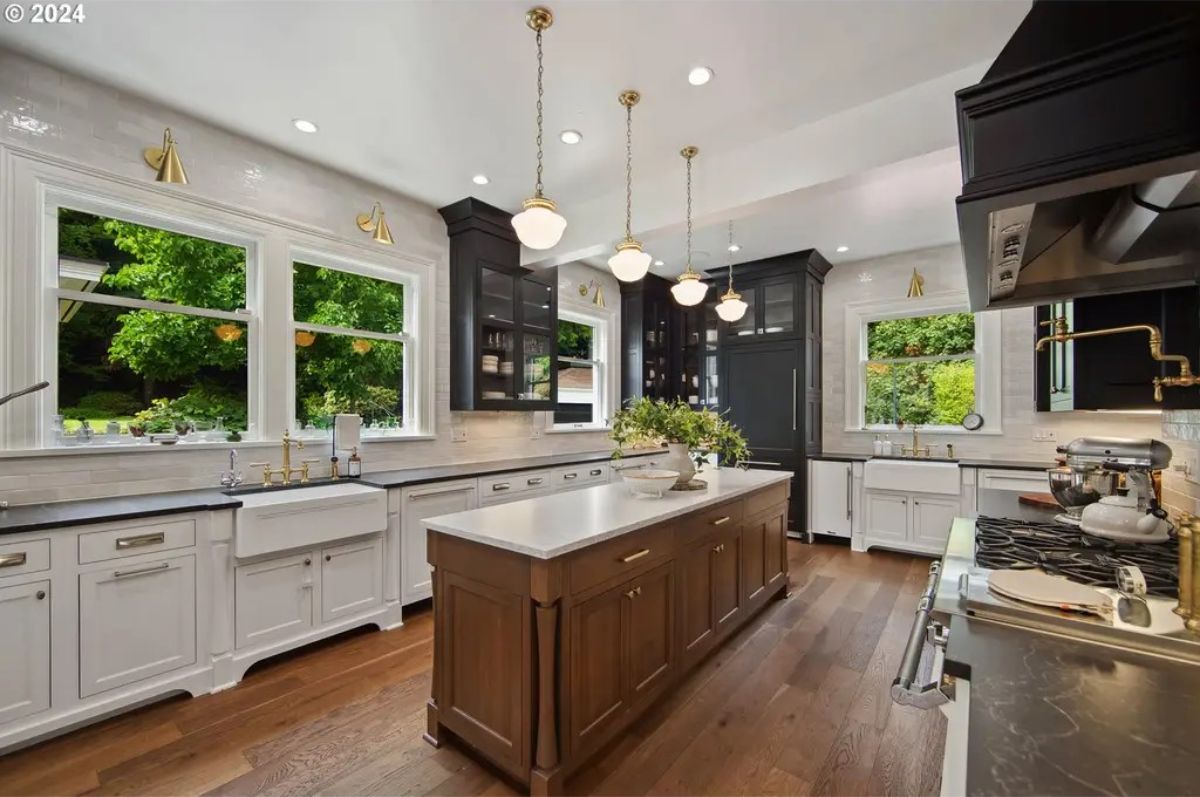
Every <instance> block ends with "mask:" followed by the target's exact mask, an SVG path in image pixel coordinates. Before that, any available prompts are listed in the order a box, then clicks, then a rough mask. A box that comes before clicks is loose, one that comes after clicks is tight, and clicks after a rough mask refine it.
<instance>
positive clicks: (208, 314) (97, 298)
mask: <svg viewBox="0 0 1200 797" xmlns="http://www.w3.org/2000/svg"><path fill="white" fill-rule="evenodd" d="M54 290H55V295H57V296H58V298H59V299H67V300H69V301H75V302H83V303H91V304H106V305H109V306H111V307H127V308H129V309H131V310H150V311H153V312H156V313H177V314H179V315H191V316H200V317H201V318H219V319H221V320H223V321H239V322H241V323H243V324H245V323H248V322H249V320H250V318H251V317H252V315H253V314H252V313H251V312H250V311H248V310H247V311H246V312H231V311H229V310H206V309H204V308H200V307H192V306H191V305H186V304H171V303H170V302H152V301H148V300H146V299H132V298H129V297H127V296H110V295H109V294H107V293H88V292H86V291H73V290H71V289H69V288H55V289H54Z"/></svg>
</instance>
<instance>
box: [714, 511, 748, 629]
mask: <svg viewBox="0 0 1200 797" xmlns="http://www.w3.org/2000/svg"><path fill="white" fill-rule="evenodd" d="M712 562H713V567H712V573H713V575H712V580H713V586H712V595H713V618H714V619H715V620H716V632H717V636H718V637H720V636H722V635H723V634H725V633H727V632H728V631H730V630H731V629H732V628H733V626H735V625H737V623H738V621H739V620H740V618H741V614H742V611H741V608H742V533H741V529H740V528H733V529H730V530H729V531H727V532H724V533H722V534H720V535H719V536H717V537H716V539H715V540H714V542H713V558H712Z"/></svg>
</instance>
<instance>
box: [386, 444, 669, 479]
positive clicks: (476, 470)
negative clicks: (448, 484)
mask: <svg viewBox="0 0 1200 797" xmlns="http://www.w3.org/2000/svg"><path fill="white" fill-rule="evenodd" d="M665 453H666V449H661V450H655V451H637V452H630V453H627V454H625V456H624V457H623V459H630V458H632V457H642V456H647V455H649V454H665ZM611 459H612V452H611V451H596V452H592V453H584V454H550V455H547V456H542V457H519V458H514V459H506V460H497V461H492V462H464V463H461V464H459V465H437V466H434V467H430V468H406V469H404V470H385V471H379V472H378V473H364V474H363V476H362V481H363V482H364V483H365V484H374V485H375V486H377V487H406V486H408V485H411V484H429V483H430V482H444V481H451V480H453V479H467V478H471V477H472V476H490V475H492V474H498V473H511V472H513V471H518V470H530V469H533V468H556V467H559V466H561V465H575V464H579V463H584V462H603V461H608V460H611ZM618 461H619V460H618Z"/></svg>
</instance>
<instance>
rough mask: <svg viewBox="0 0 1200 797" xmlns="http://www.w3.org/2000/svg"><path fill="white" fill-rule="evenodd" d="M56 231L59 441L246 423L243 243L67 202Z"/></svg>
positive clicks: (132, 437) (227, 428) (132, 438)
mask: <svg viewBox="0 0 1200 797" xmlns="http://www.w3.org/2000/svg"><path fill="white" fill-rule="evenodd" d="M57 232H58V236H57V238H58V257H57V283H56V288H55V291H56V295H57V300H58V317H57V371H58V379H57V382H56V390H57V401H58V405H57V408H56V411H57V414H58V415H59V416H61V417H60V418H56V419H55V423H54V424H53V428H52V436H53V439H52V440H51V441H50V442H51V444H57V445H72V444H78V443H83V442H91V441H92V440H93V439H94V438H95V437H96V436H99V435H104V439H105V440H107V441H109V442H121V441H122V440H124V441H125V442H140V441H142V440H144V439H145V436H146V435H147V434H152V433H163V432H179V433H184V434H187V439H188V440H203V441H223V440H225V439H227V437H228V436H229V435H230V434H231V433H233V432H237V433H244V432H245V431H246V430H247V429H248V428H249V427H250V419H249V418H248V406H249V402H248V396H247V391H248V388H249V379H248V373H249V369H248V356H249V355H248V353H249V350H250V349H249V338H250V326H249V322H250V321H251V317H250V314H249V312H248V311H247V310H246V309H245V307H246V304H247V299H246V296H247V287H246V286H247V279H246V260H247V257H246V254H247V252H246V248H245V247H243V246H238V245H235V244H231V243H222V242H219V241H214V240H209V239H206V238H199V237H196V236H193V235H186V234H183V233H180V232H172V231H170V230H165V229H158V228H155V227H149V226H146V225H143V224H135V223H133V222H129V221H124V220H122V219H117V218H111V217H106V216H100V215H94V214H92V213H86V212H83V211H79V210H73V209H69V208H65V207H63V208H59V210H58V230H57ZM193 432H194V433H193Z"/></svg>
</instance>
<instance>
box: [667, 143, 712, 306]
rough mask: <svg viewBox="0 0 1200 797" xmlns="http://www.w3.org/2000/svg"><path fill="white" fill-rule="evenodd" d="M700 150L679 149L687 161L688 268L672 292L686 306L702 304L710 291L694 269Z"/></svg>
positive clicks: (672, 287) (690, 148)
mask: <svg viewBox="0 0 1200 797" xmlns="http://www.w3.org/2000/svg"><path fill="white" fill-rule="evenodd" d="M699 152H700V150H699V149H697V148H696V147H684V148H683V149H681V150H679V154H680V155H682V156H683V159H684V160H686V161H687V269H686V270H685V271H684V272H683V273H682V274H680V275H679V279H678V280H676V282H675V284H674V285H672V286H671V294H672V295H673V296H674V297H675V301H677V302H679V303H680V304H682V305H683V306H684V307H694V306H695V305H698V304H700V302H702V301H704V297H705V295H706V294H707V293H708V284H707V283H705V282H703V281H702V280H701V279H700V275H699V274H697V273H696V272H695V271H694V270H693V269H692V158H694V157H696V155H697V154H699Z"/></svg>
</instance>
